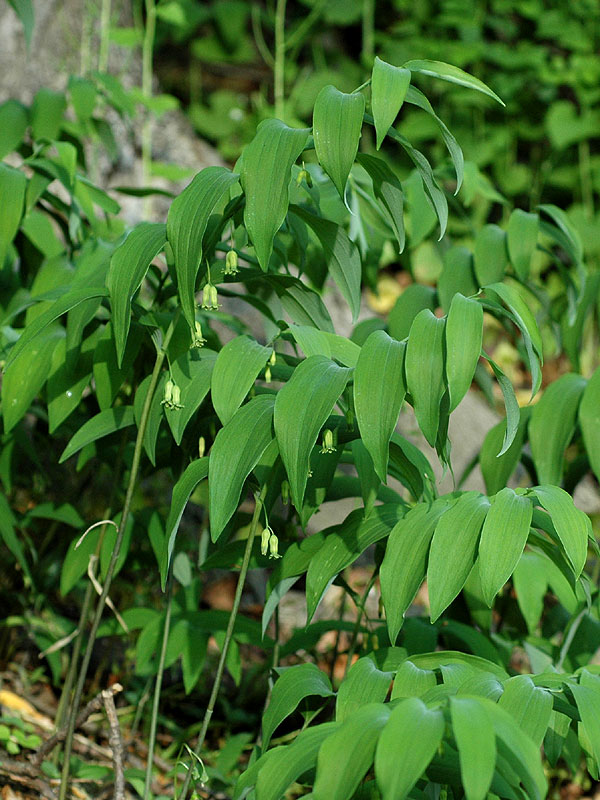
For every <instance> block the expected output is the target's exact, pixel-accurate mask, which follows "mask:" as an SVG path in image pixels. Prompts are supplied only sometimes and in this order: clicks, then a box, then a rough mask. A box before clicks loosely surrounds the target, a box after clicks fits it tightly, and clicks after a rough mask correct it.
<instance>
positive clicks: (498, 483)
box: [479, 406, 531, 495]
mask: <svg viewBox="0 0 600 800" xmlns="http://www.w3.org/2000/svg"><path fill="white" fill-rule="evenodd" d="M519 412H520V415H519V422H518V427H517V430H516V433H515V436H514V439H513V441H512V444H511V445H510V447H509V448H508V450H505V451H504V454H503V455H499V454H500V451H501V450H502V442H503V441H504V440H505V438H506V430H507V428H506V419H503V420H502V421H501V422H499V423H498V424H497V425H494V427H493V428H491V429H490V430H489V431H488V432H487V434H486V436H485V439H484V440H483V445H482V446H481V450H480V451H479V466H480V467H481V473H482V475H483V480H484V482H485V489H486V492H487V493H488V494H489V495H492V494H496V492H499V491H500V489H503V488H504V487H505V486H506V484H507V483H508V481H509V478H510V476H511V475H512V474H513V472H514V471H515V469H516V467H517V464H518V463H519V459H520V457H521V450H522V449H523V440H524V438H525V430H526V428H527V423H528V421H529V417H530V412H531V408H530V407H529V406H525V407H524V408H521V409H519Z"/></svg>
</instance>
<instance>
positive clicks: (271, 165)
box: [238, 119, 309, 272]
mask: <svg viewBox="0 0 600 800" xmlns="http://www.w3.org/2000/svg"><path fill="white" fill-rule="evenodd" d="M308 135H309V131H308V129H307V128H288V126H287V125H285V124H284V123H283V122H281V120H278V119H267V120H264V122H261V123H260V125H259V126H258V128H257V130H256V136H255V137H254V139H253V140H252V141H251V142H250V144H248V145H246V147H245V149H244V152H243V154H242V157H241V159H240V161H239V162H238V169H239V171H240V183H241V185H242V189H243V190H244V194H245V196H246V207H245V209H244V223H245V225H246V229H247V231H248V235H249V237H250V239H251V241H252V244H253V245H254V249H255V250H256V257H257V258H258V261H259V264H260V266H261V268H262V269H263V270H264V271H265V272H266V271H267V268H268V266H269V259H270V257H271V252H272V251H273V239H274V238H275V234H276V233H277V231H278V230H279V228H280V227H281V225H282V223H283V221H284V219H285V215H286V214H287V210H288V205H289V202H290V193H289V184H290V176H291V170H292V164H294V162H295V161H296V159H297V158H298V156H299V155H300V153H301V152H302V151H303V150H304V148H305V146H306V143H307V141H308Z"/></svg>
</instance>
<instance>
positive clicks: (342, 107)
mask: <svg viewBox="0 0 600 800" xmlns="http://www.w3.org/2000/svg"><path fill="white" fill-rule="evenodd" d="M364 112H365V98H364V97H363V95H362V94H361V93H360V92H354V93H352V94H345V93H344V92H340V91H338V90H337V89H336V88H335V86H324V87H323V88H322V89H321V91H320V92H319V94H318V95H317V99H316V100H315V106H314V110H313V136H314V139H315V151H316V154H317V158H318V159H319V163H320V164H321V166H322V167H323V169H324V170H325V172H326V173H327V174H328V175H329V177H330V178H331V180H332V181H333V183H334V185H335V187H336V189H337V190H338V192H339V193H340V196H341V198H342V200H343V199H344V192H345V189H346V181H347V180H348V175H349V174H350V169H351V167H352V164H354V159H355V158H356V153H357V151H358V141H359V139H360V133H361V129H362V122H363V114H364Z"/></svg>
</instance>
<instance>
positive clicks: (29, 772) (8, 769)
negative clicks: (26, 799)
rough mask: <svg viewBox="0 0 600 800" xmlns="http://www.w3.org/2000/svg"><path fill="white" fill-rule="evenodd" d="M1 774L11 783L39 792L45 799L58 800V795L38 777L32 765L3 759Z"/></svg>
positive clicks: (0, 763)
mask: <svg viewBox="0 0 600 800" xmlns="http://www.w3.org/2000/svg"><path fill="white" fill-rule="evenodd" d="M0 772H2V773H4V774H5V775H7V776H8V779H9V780H10V781H14V783H18V784H19V785H23V786H27V788H28V789H32V790H34V791H36V792H38V794H39V796H40V797H45V798H46V800H56V794H55V793H54V792H53V791H52V789H50V787H49V786H48V785H47V784H46V783H45V782H44V781H42V780H40V779H39V778H38V777H37V770H35V769H34V767H33V766H32V765H31V764H27V763H24V762H23V761H14V760H13V759H12V758H4V757H3V758H2V760H0Z"/></svg>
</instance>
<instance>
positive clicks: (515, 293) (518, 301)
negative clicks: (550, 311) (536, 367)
mask: <svg viewBox="0 0 600 800" xmlns="http://www.w3.org/2000/svg"><path fill="white" fill-rule="evenodd" d="M485 289H486V291H487V290H490V291H492V292H494V293H495V294H497V295H498V297H500V299H501V300H502V302H503V303H504V304H505V305H506V306H507V308H508V309H509V310H510V311H512V313H513V315H514V317H515V320H516V321H517V325H518V326H519V328H520V330H521V333H522V334H523V336H528V337H529V339H530V340H531V343H532V345H533V349H534V350H535V352H536V353H537V356H538V358H539V359H540V361H542V360H543V347H542V335H541V333H540V330H539V328H538V325H537V322H536V321H535V317H534V316H533V313H532V311H531V309H530V307H529V305H528V303H527V300H526V298H525V297H524V296H523V294H522V292H521V290H519V289H517V288H516V287H514V286H509V285H508V284H507V283H493V284H491V285H489V286H486V287H485Z"/></svg>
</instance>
